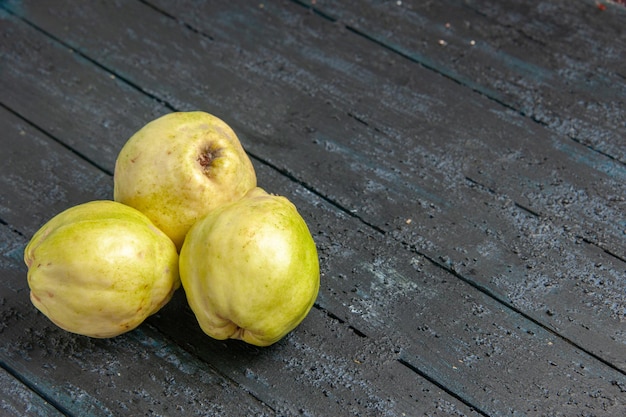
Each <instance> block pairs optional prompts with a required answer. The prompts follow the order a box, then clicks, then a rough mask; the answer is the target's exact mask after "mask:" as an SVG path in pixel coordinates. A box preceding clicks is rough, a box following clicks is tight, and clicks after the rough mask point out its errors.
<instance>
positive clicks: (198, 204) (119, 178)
mask: <svg viewBox="0 0 626 417" xmlns="http://www.w3.org/2000/svg"><path fill="white" fill-rule="evenodd" d="M255 186H256V174H255V172H254V167H253V166H252V162H251V161H250V159H249V157H248V155H247V154H246V152H245V151H244V149H243V147H242V145H241V143H240V142H239V139H238V138H237V136H236V135H235V132H233V130H232V129H231V128H230V127H229V126H228V125H227V124H226V123H224V122H223V121H222V120H220V119H218V118H217V117H215V116H213V115H211V114H208V113H205V112H201V111H194V112H176V113H170V114H166V115H165V116H162V117H160V118H158V119H156V120H154V121H152V122H150V123H148V124H147V125H145V126H144V127H143V128H141V129H140V130H139V131H138V132H137V133H135V134H134V135H133V136H132V137H131V138H130V139H129V140H128V141H127V142H126V144H125V145H124V146H123V148H122V149H121V151H120V153H119V155H118V158H117V161H116V164H115V175H114V196H113V198H114V199H115V201H119V202H121V203H124V204H127V205H129V206H131V207H134V208H136V209H138V210H139V211H141V212H142V213H144V214H145V215H146V216H148V218H150V220H152V222H153V223H154V224H155V225H156V226H157V227H158V228H160V229H161V230H163V231H164V232H165V234H167V235H168V236H169V237H170V238H171V239H172V240H173V241H174V243H175V244H176V247H177V248H178V249H180V247H181V245H182V243H183V240H184V239H185V235H186V234H187V231H188V230H189V228H190V227H191V226H192V225H193V224H194V223H195V222H196V220H198V219H199V218H201V217H202V216H204V215H205V214H207V213H208V212H210V211H211V210H213V209H215V208H216V207H219V206H221V205H223V204H227V203H230V202H232V201H236V200H238V199H240V198H241V197H243V195H244V194H246V193H247V192H248V191H249V190H251V189H252V188H254V187H255Z"/></svg>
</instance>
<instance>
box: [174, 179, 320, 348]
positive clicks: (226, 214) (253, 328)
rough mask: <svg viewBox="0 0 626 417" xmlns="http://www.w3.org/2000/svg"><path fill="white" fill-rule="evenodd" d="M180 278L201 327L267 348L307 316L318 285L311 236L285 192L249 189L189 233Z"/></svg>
mask: <svg viewBox="0 0 626 417" xmlns="http://www.w3.org/2000/svg"><path fill="white" fill-rule="evenodd" d="M180 276H181V281H182V285H183V288H184V290H185V294H186V296H187V300H188V303H189V305H190V307H191V309H192V310H193V312H194V314H195V316H196V318H197V320H198V323H199V324H200V327H201V328H202V330H203V331H204V332H205V333H206V334H208V335H209V336H211V337H213V338H215V339H227V338H233V339H241V340H243V341H245V342H247V343H250V344H253V345H258V346H268V345H271V344H273V343H275V342H277V341H278V340H280V339H281V338H282V337H283V336H285V335H286V334H287V333H288V332H290V331H291V330H293V329H294V328H295V327H296V326H297V325H298V324H299V323H300V322H301V321H302V320H303V319H304V318H305V317H306V315H307V314H308V312H309V310H310V309H311V307H312V306H313V303H314V302H315V299H316V297H317V294H318V290H319V285H320V274H319V261H318V256H317V249H316V247H315V242H314V241H313V238H312V236H311V233H310V232H309V229H308V227H307V225H306V223H305V221H304V219H303V218H302V217H301V216H300V214H299V213H298V211H297V210H296V207H295V206H294V205H293V204H292V203H291V202H290V201H289V200H288V199H287V198H285V197H281V196H275V195H270V194H268V193H267V192H265V191H264V190H263V189H261V188H258V187H257V188H254V189H253V190H251V191H250V192H248V193H247V194H246V195H245V196H244V197H243V198H242V199H240V200H238V201H236V202H234V203H230V204H228V205H225V206H222V207H220V208H217V209H216V210H214V211H212V212H210V213H209V214H207V215H206V216H205V217H204V218H202V219H200V220H199V221H198V222H197V223H196V224H195V225H194V226H193V227H192V228H191V230H190V231H189V233H188V234H187V237H186V238H185V241H184V244H183V246H182V250H181V252H180Z"/></svg>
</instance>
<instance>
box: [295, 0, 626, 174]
mask: <svg viewBox="0 0 626 417" xmlns="http://www.w3.org/2000/svg"><path fill="white" fill-rule="evenodd" d="M291 1H292V2H293V3H295V4H297V5H299V6H301V7H304V8H306V9H309V10H312V11H313V12H314V13H315V14H316V15H318V16H321V17H323V18H325V19H326V20H328V21H330V22H333V23H337V22H338V19H337V18H335V17H333V16H331V15H330V14H328V13H326V12H324V11H323V10H321V9H319V8H317V7H315V6H313V5H311V4H307V3H306V2H303V1H302V0H291ZM343 26H344V28H345V29H347V30H349V31H350V32H353V33H354V34H356V35H358V36H360V37H362V38H364V39H367V40H368V41H370V42H373V43H375V44H377V45H379V46H381V47H383V48H385V49H387V50H388V51H391V52H393V53H395V54H397V55H399V56H401V57H403V58H405V59H407V60H409V61H411V62H413V63H416V64H418V65H421V66H422V67H424V68H425V69H427V70H429V71H432V72H434V73H436V74H438V75H441V76H442V77H445V78H446V79H448V80H450V81H452V82H454V83H456V84H458V85H460V86H462V87H464V88H468V89H469V90H471V91H473V92H475V93H477V94H479V95H481V96H483V97H485V98H486V99H488V100H490V101H493V102H494V103H497V104H498V105H500V106H503V107H504V108H506V109H508V110H511V111H513V112H515V113H517V114H518V115H520V116H522V117H523V118H525V119H528V120H530V121H532V122H534V123H536V124H538V125H539V126H541V127H543V128H546V129H548V130H550V131H553V130H552V129H551V127H550V125H549V124H548V123H547V122H544V121H542V120H539V119H538V118H537V117H536V116H534V115H532V114H529V113H527V112H525V111H523V110H521V109H519V108H517V107H515V106H514V105H512V104H508V103H507V102H505V101H504V100H503V99H500V98H498V97H496V96H495V95H493V94H490V92H489V91H488V90H487V89H484V88H480V87H481V86H480V85H476V86H473V85H471V84H470V83H468V82H467V81H464V80H462V79H460V77H459V76H458V75H456V74H454V73H453V72H449V71H446V69H445V68H444V67H440V66H438V65H434V64H432V63H428V62H425V61H424V60H420V59H419V58H417V57H415V56H412V55H411V54H410V53H408V52H404V51H402V50H401V49H400V48H398V47H395V46H392V45H389V44H387V43H386V42H385V41H383V40H381V39H378V38H377V37H376V36H375V35H370V34H369V33H367V32H366V31H364V30H361V29H358V28H357V27H354V26H350V25H349V24H344V25H343ZM619 75H621V74H619ZM556 133H557V134H558V135H559V136H564V137H566V138H568V139H570V140H572V141H573V142H576V143H577V144H579V145H582V146H584V147H586V148H587V149H589V150H591V151H592V152H596V153H598V154H600V155H602V156H604V157H606V158H609V159H611V160H612V161H615V162H617V163H619V164H621V165H624V166H626V161H622V160H620V159H618V158H617V157H615V156H613V155H611V154H608V153H606V152H604V151H602V150H600V149H597V148H595V147H593V146H591V145H589V144H586V143H584V141H583V140H581V139H580V138H578V137H576V136H574V135H571V134H564V133H559V132H556Z"/></svg>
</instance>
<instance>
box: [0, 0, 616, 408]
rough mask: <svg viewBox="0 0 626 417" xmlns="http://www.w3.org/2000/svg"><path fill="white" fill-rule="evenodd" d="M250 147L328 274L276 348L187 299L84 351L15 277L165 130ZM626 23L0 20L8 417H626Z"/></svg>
mask: <svg viewBox="0 0 626 417" xmlns="http://www.w3.org/2000/svg"><path fill="white" fill-rule="evenodd" d="M196 109H197V110H204V111H207V112H209V113H212V114H215V115H217V116H218V117H220V118H222V119H223V120H225V121H226V122H227V123H228V124H230V125H231V126H232V127H233V129H234V130H235V131H236V132H237V134H238V135H239V137H240V139H241V141H242V143H243V144H244V147H245V148H246V150H247V151H248V152H249V154H250V155H251V157H252V159H253V163H254V165H255V168H256V170H257V174H258V179H259V185H261V186H263V187H264V188H266V189H267V190H268V191H271V192H274V193H278V194H282V195H285V196H287V197H288V198H290V199H291V200H292V201H293V202H294V203H295V204H296V205H297V207H298V208H299V210H300V212H301V213H302V215H303V216H304V217H305V219H306V221H307V223H308V224H309V226H310V229H311V231H312V233H313V235H314V238H315V241H316V244H317V246H318V249H319V256H320V262H321V270H322V285H321V289H320V294H319V297H318V299H317V302H316V304H315V308H314V309H312V311H311V313H310V314H309V316H308V317H307V318H306V320H305V321H304V322H303V323H302V324H301V325H300V326H299V327H298V328H297V329H296V330H295V331H294V332H292V333H291V334H289V335H288V336H287V337H286V338H285V339H283V340H282V341H281V342H279V343H277V344H276V345H273V346H271V347H269V348H255V347H252V346H248V345H245V344H243V343H240V342H236V341H225V342H224V341H215V340H212V339H210V338H209V337H208V336H206V335H204V333H202V331H201V330H200V328H199V326H198V325H197V323H196V321H195V318H194V317H193V315H192V313H191V312H190V310H189V308H188V306H187V304H186V300H185V297H184V294H183V291H182V290H180V291H178V292H177V293H176V295H175V297H174V299H173V300H172V302H171V303H170V304H168V305H167V306H166V307H165V308H164V309H163V310H162V311H161V312H159V313H158V314H156V315H154V316H152V317H151V318H150V319H148V320H147V321H146V322H145V323H144V324H143V325H141V326H140V327H139V328H138V329H136V330H134V331H132V332H130V333H127V334H124V335H122V336H119V337H116V338H112V339H91V338H87V337H83V336H78V335H73V334H70V333H67V332H65V331H63V330H60V329H58V328H57V327H55V326H54V325H53V324H52V323H51V322H50V321H49V320H48V319H47V318H46V317H45V316H43V315H42V314H41V313H39V312H38V311H37V310H36V309H35V308H34V307H33V306H32V304H31V303H30V301H29V291H28V286H27V282H26V267H25V265H24V264H23V260H22V256H23V250H24V246H25V245H26V243H27V242H28V240H29V239H30V237H31V236H32V234H33V233H34V232H35V231H36V230H37V229H38V228H39V227H40V226H41V225H42V224H43V223H44V222H45V221H47V220H48V219H50V218H51V217H52V216H54V215H55V214H57V213H59V212H60V211H62V210H63V209H65V208H68V207H70V206H72V205H75V204H79V203H83V202H86V201H90V200H95V199H111V198H112V189H113V186H112V184H113V181H112V173H113V167H114V162H115V158H116V156H117V153H118V151H119V150H120V148H121V146H122V145H123V144H124V143H125V141H126V140H127V139H128V138H129V137H130V136H131V135H132V134H133V133H134V132H135V131H136V130H138V129H139V128H140V127H142V126H143V125H144V124H145V123H147V122H149V121H150V120H152V119H155V118H156V117H158V116H160V115H162V114H165V113H168V112H172V111H185V110H196ZM625 109H626V8H624V7H623V6H621V5H619V4H616V3H610V2H607V1H594V0H583V1H575V2H573V1H570V0H551V1H549V0H545V1H530V0H507V1H500V0H466V1H461V0H457V1H453V0H438V1H408V0H403V1H395V0H394V1H385V2H382V1H374V0H367V1H365V0H364V1H352V2H345V1H344V2H333V1H326V0H317V1H313V0H311V1H310V2H306V1H273V0H269V1H268V0H257V1H253V2H251V1H244V0H237V1H202V2H200V1H191V0H188V1H177V2H172V1H167V0H145V1H130V0H125V1H117V2H113V1H80V2H77V1H74V0H71V1H70V0H65V1H62V0H55V1H49V2H48V1H35V0H30V1H17V0H16V1H10V0H9V1H6V0H5V1H1V2H0V126H1V130H0V135H1V136H0V141H1V145H2V148H1V151H0V152H1V154H2V158H1V159H0V236H1V239H0V268H1V273H0V274H1V275H0V276H1V280H0V317H1V322H0V365H1V369H0V415H3V416H4V415H9V416H23V415H34V416H56V415H71V416H81V417H82V416H105V415H113V416H144V415H145V416H152V415H155V416H156V415H159V416H174V415H181V416H182V415H184V416H192V415H224V416H251V415H285V416H291V415H305V416H344V415H358V416H405V415H406V416H409V415H411V416H413V415H415V416H421V415H433V416H434V415H437V416H447V415H468V416H501V415H502V416H504V415H512V416H624V415H626V201H625V198H626V110H625Z"/></svg>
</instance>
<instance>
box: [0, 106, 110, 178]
mask: <svg viewBox="0 0 626 417" xmlns="http://www.w3.org/2000/svg"><path fill="white" fill-rule="evenodd" d="M0 107H2V108H4V109H5V110H6V111H8V112H9V113H11V114H13V115H14V116H16V117H17V118H19V119H20V120H22V121H23V122H24V123H26V124H28V125H29V126H30V127H32V128H33V129H35V130H37V131H38V132H40V133H42V134H43V135H45V136H47V137H49V138H50V139H52V140H53V141H54V142H56V143H57V144H59V145H61V146H62V147H63V148H64V149H66V150H67V151H69V152H71V153H72V154H74V155H75V156H77V157H78V158H80V159H82V160H83V161H85V162H87V163H89V164H90V165H92V166H94V167H96V168H98V169H99V170H100V171H102V172H104V173H105V174H108V175H110V176H113V172H111V171H110V170H108V169H106V168H105V167H103V166H102V165H100V164H98V163H97V162H96V161H94V160H92V159H90V158H89V157H88V156H87V155H85V154H83V153H81V152H79V151H77V150H76V149H74V148H72V147H71V146H69V145H68V144H66V143H65V142H63V141H62V140H61V139H59V138H58V137H56V136H54V135H53V134H52V133H50V132H48V131H47V130H45V129H44V128H42V127H41V126H38V125H36V124H35V123H33V122H32V121H30V120H28V119H27V118H26V117H24V116H23V115H22V114H20V113H19V112H17V111H16V110H13V109H12V108H10V107H8V106H7V105H6V104H4V103H3V102H0Z"/></svg>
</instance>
